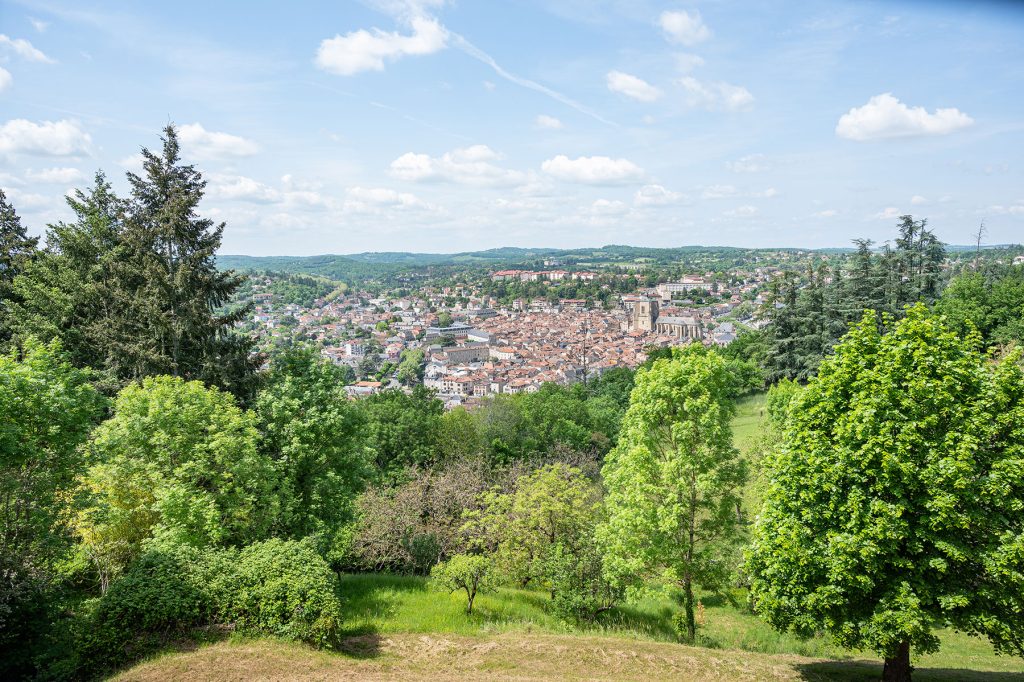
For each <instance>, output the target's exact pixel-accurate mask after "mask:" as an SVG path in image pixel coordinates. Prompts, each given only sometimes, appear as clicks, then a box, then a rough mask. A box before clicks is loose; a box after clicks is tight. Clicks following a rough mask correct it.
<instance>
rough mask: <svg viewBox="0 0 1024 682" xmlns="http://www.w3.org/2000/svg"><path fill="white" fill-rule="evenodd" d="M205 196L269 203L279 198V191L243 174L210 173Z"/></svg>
mask: <svg viewBox="0 0 1024 682" xmlns="http://www.w3.org/2000/svg"><path fill="white" fill-rule="evenodd" d="M208 177H209V180H210V184H209V187H207V196H208V197H210V198H211V199H224V200H227V201H250V202H253V203H257V204H271V203H274V202H277V201H280V200H281V193H280V192H278V191H277V190H275V189H274V188H272V187H269V186H268V185H265V184H263V183H262V182H259V181H258V180H253V179H252V178H247V177H245V176H243V175H226V174H221V173H211V174H210V175H209V176H208Z"/></svg>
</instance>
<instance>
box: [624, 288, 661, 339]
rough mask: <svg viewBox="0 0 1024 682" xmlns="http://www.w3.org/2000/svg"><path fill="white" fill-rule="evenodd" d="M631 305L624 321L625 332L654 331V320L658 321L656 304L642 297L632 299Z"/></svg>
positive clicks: (650, 299)
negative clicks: (627, 316)
mask: <svg viewBox="0 0 1024 682" xmlns="http://www.w3.org/2000/svg"><path fill="white" fill-rule="evenodd" d="M631 303H632V306H631V308H632V309H631V310H630V311H629V318H628V319H627V320H626V331H631V332H634V331H641V332H650V331H654V328H655V327H654V326H655V320H657V319H658V302H657V301H656V300H654V299H653V298H647V297H646V296H644V297H639V298H636V299H634V300H633V301H632V302H631Z"/></svg>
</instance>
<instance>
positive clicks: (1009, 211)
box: [984, 202, 1024, 215]
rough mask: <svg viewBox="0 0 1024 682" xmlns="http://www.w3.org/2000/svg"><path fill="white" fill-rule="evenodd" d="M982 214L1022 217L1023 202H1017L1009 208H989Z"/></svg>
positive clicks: (1023, 210)
mask: <svg viewBox="0 0 1024 682" xmlns="http://www.w3.org/2000/svg"><path fill="white" fill-rule="evenodd" d="M984 212H986V213H995V214H996V215H1024V202H1017V203H1016V204H1011V205H1009V206H1002V205H995V206H989V207H988V208H987V209H985V211H984Z"/></svg>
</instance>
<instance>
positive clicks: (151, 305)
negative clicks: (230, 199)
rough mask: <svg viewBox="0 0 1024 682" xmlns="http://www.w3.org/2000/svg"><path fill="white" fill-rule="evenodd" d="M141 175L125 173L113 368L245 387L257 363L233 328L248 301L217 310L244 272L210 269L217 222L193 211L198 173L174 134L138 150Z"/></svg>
mask: <svg viewBox="0 0 1024 682" xmlns="http://www.w3.org/2000/svg"><path fill="white" fill-rule="evenodd" d="M142 156H143V168H144V174H143V175H142V176H139V175H135V174H134V173H129V174H128V181H129V182H130V184H131V188H132V195H131V203H130V206H129V210H128V215H127V219H126V221H125V226H124V230H123V232H122V237H121V241H122V244H123V246H124V249H125V255H124V258H122V259H119V260H118V261H117V263H116V265H117V267H116V268H115V277H116V278H117V280H118V284H117V286H116V287H115V293H116V294H117V296H116V297H115V299H114V303H115V305H118V306H122V308H121V310H123V314H122V316H121V317H120V318H119V320H118V322H119V325H118V328H117V330H116V332H115V339H114V342H113V348H112V349H111V350H112V356H113V358H112V364H113V365H114V368H115V371H116V373H117V374H118V375H119V376H123V377H126V378H128V379H132V380H135V379H139V378H142V377H145V376H152V375H157V374H169V375H172V376H178V377H182V378H185V379H200V380H203V381H205V382H207V383H210V384H214V385H217V386H220V387H223V388H227V389H229V390H231V391H233V392H234V393H236V394H238V395H243V396H244V395H247V394H248V392H249V391H250V390H251V388H252V379H253V371H254V370H255V368H256V366H257V363H256V362H255V359H254V358H252V357H251V351H252V341H251V340H250V339H249V338H247V337H243V336H240V335H237V334H234V333H232V327H233V326H234V325H235V323H236V322H238V321H240V320H242V319H243V318H244V317H245V315H246V314H247V313H248V309H247V308H244V307H242V308H239V309H236V310H234V311H231V312H224V313H220V312H217V310H218V309H219V308H221V307H222V306H223V305H224V304H226V303H227V302H228V301H229V300H230V298H231V295H232V293H234V292H235V290H236V289H238V287H239V286H240V285H241V283H242V280H243V278H242V277H241V276H239V275H236V274H234V273H233V272H230V271H220V270H218V269H217V264H216V252H217V249H218V248H220V244H221V237H222V235H223V233H224V224H223V223H221V224H219V225H215V224H214V223H213V221H212V220H209V219H208V218H201V217H199V216H198V215H197V209H198V207H199V203H200V201H201V200H202V198H203V193H204V189H205V187H206V181H205V180H203V178H202V175H201V174H200V173H199V172H198V171H197V170H196V169H195V168H194V167H193V166H190V165H184V164H182V163H181V160H180V150H179V145H178V133H177V131H176V130H175V128H174V126H173V125H169V126H167V127H166V128H165V129H164V137H163V149H162V150H161V152H160V153H159V154H155V153H153V152H151V151H149V150H148V149H143V150H142Z"/></svg>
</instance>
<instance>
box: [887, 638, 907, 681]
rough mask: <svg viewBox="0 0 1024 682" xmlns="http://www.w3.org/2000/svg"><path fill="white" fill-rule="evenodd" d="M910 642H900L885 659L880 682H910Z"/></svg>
mask: <svg viewBox="0 0 1024 682" xmlns="http://www.w3.org/2000/svg"><path fill="white" fill-rule="evenodd" d="M911 670H912V668H911V667H910V642H900V645H899V647H897V649H896V653H894V654H893V655H892V656H891V657H890V658H886V659H885V668H883V669H882V682H910V671H911Z"/></svg>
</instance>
